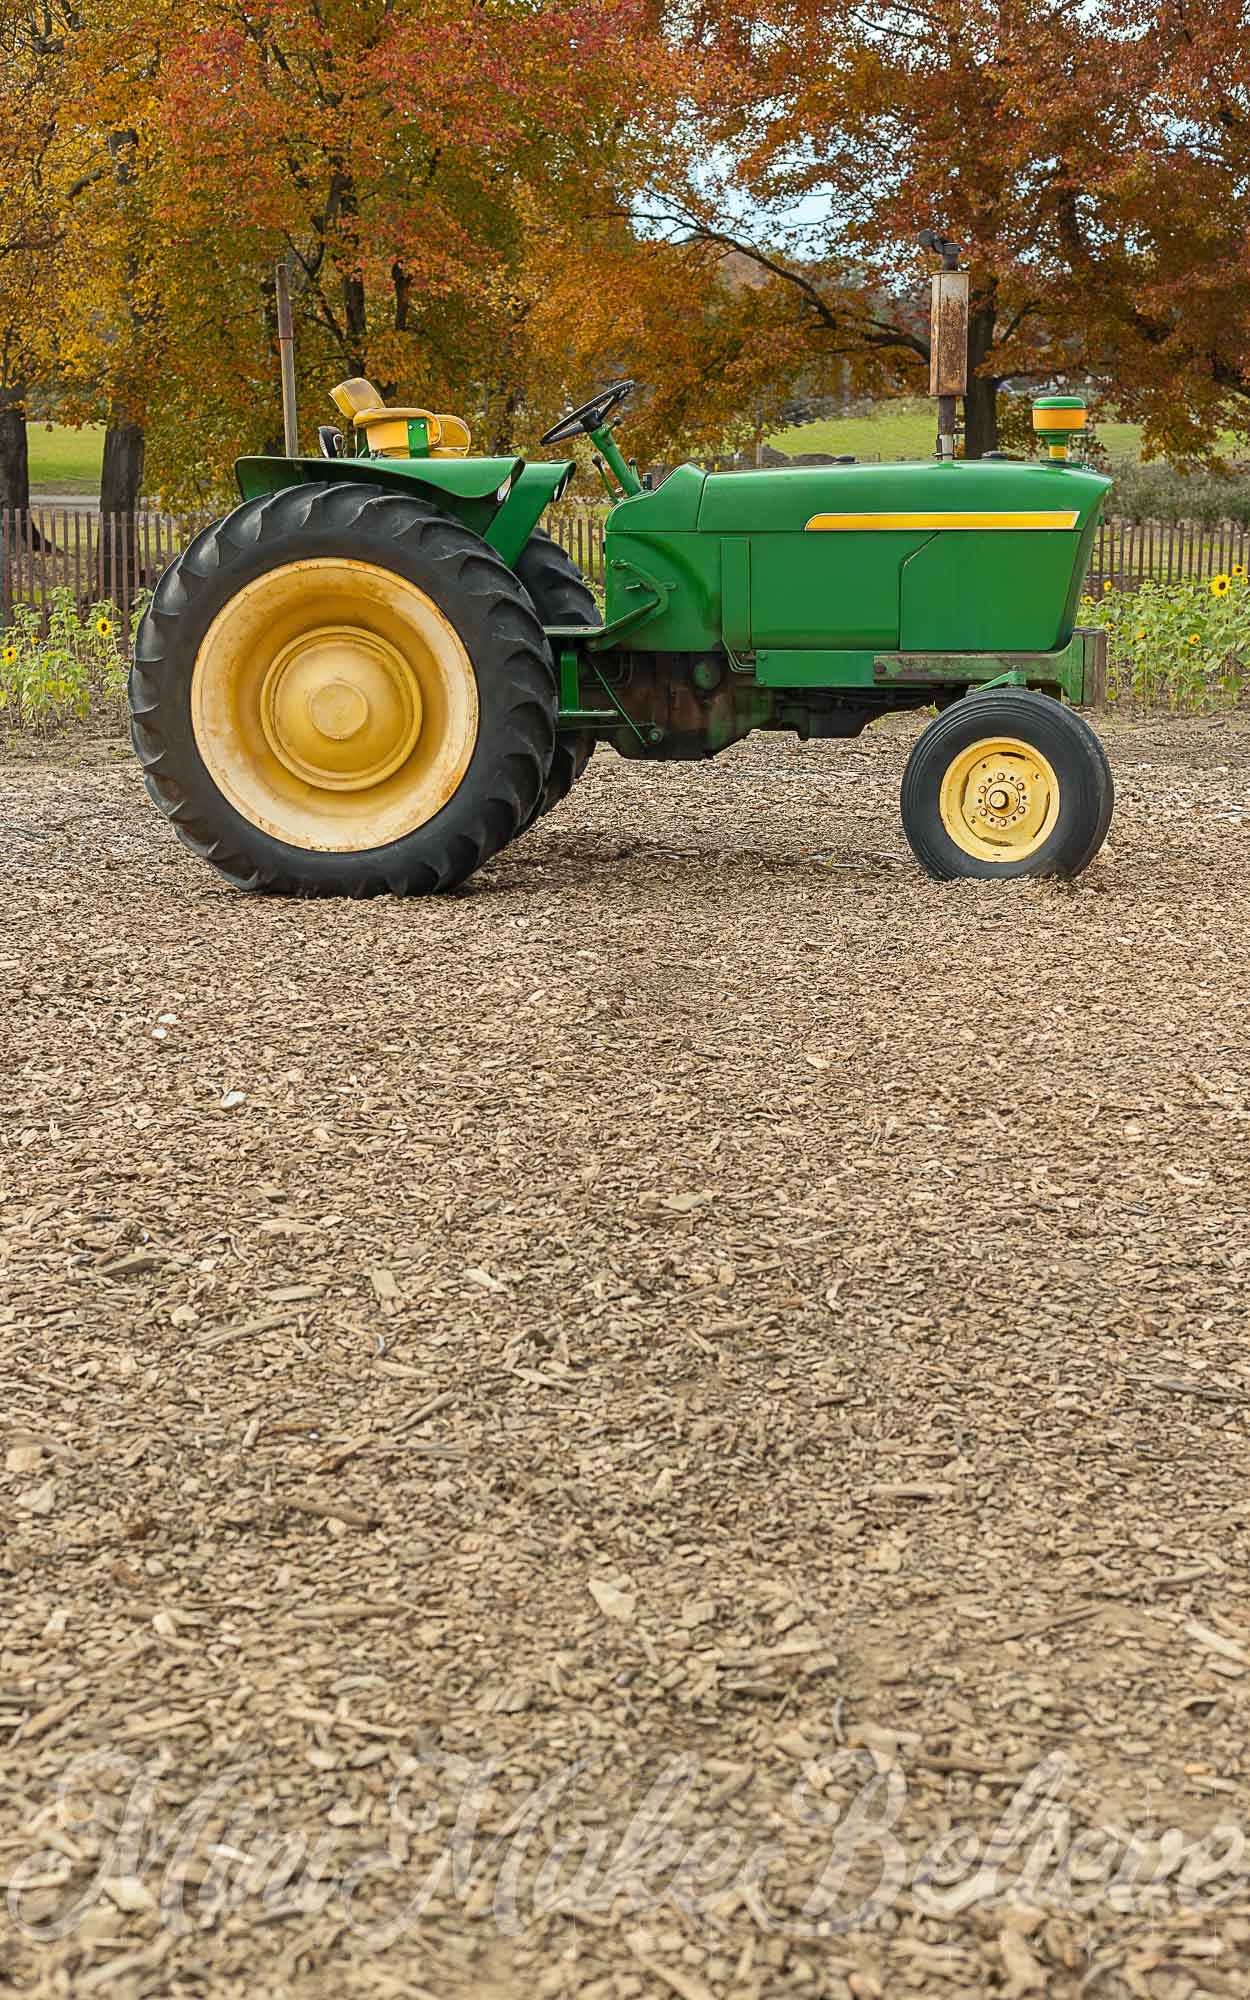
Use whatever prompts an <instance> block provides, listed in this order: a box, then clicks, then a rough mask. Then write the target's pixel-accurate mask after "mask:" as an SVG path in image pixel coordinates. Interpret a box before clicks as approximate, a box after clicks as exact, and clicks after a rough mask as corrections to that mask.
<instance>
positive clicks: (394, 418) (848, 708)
mask: <svg viewBox="0 0 1250 2000" xmlns="http://www.w3.org/2000/svg"><path fill="white" fill-rule="evenodd" d="M632 386H633V385H632V383H629V382H618V383H614V384H613V385H612V386H611V387H610V388H607V389H604V390H602V391H601V392H600V393H599V394H598V395H597V396H593V397H592V398H591V399H590V401H589V402H588V403H583V404H582V406H581V407H580V408H579V409H576V410H573V411H571V412H570V413H569V415H568V416H566V417H564V418H563V419H562V420H561V421H560V422H559V423H558V424H556V425H555V426H554V428H553V429H551V430H549V431H548V432H547V434H546V436H545V437H544V438H543V440H542V442H543V444H544V445H545V446H547V445H557V444H560V443H562V442H564V440H566V439H571V438H574V437H580V436H582V435H585V436H588V437H589V438H590V439H591V440H592V441H593V443H594V446H595V449H596V464H597V465H598V467H599V470H600V473H601V476H602V478H603V481H604V484H605V485H606V487H607V489H608V494H609V497H610V499H611V501H612V503H613V504H612V509H611V512H610V514H609V516H608V520H607V530H606V579H605V581H606V591H605V605H604V611H603V614H602V616H601V615H600V612H599V608H598V605H597V604H596V601H595V598H594V596H593V595H592V593H591V591H590V590H589V588H588V587H587V584H586V582H585V580H584V578H583V577H582V575H581V573H580V572H579V571H578V569H577V568H576V566H575V565H574V564H573V563H572V562H571V561H570V560H569V558H568V556H567V555H565V554H564V552H563V551H562V550H561V549H560V548H559V547H558V546H557V544H556V543H555V542H554V541H553V540H551V538H550V537H549V536H548V535H546V534H544V533H543V532H542V530H541V529H540V527H539V525H538V524H539V521H540V520H541V518H542V516H543V513H544V511H545V510H546V508H547V507H548V506H549V505H550V504H551V503H552V502H553V501H556V500H558V499H559V498H560V496H561V494H562V493H563V492H564V490H565V488H566V487H567V485H568V483H569V481H570V479H571V478H572V477H573V474H574V471H575V469H576V467H575V464H574V462H573V461H571V460H568V459H559V460H555V461H552V462H540V463H528V462H527V461H525V460H524V459H521V458H482V457H473V456H471V455H470V437H469V432H468V429H467V427H466V426H465V425H464V423H463V422H461V420H460V419H459V418H456V417H451V416H440V415H438V414H437V413H435V412H433V411H430V410H423V409H388V408H386V407H385V406H384V405H383V403H382V401H381V398H380V397H379V395H378V394H377V392H376V390H374V389H373V388H372V387H371V385H370V384H369V383H368V382H366V381H363V380H360V379H354V380H352V381H349V382H344V383H342V384H340V386H339V387H338V388H337V389H335V390H334V391H332V395H333V399H334V402H335V404H336V406H337V408H338V409H339V411H340V412H341V414H342V416H343V418H344V419H345V420H346V422H347V423H349V424H350V426H351V435H350V437H349V438H345V437H344V433H343V432H342V431H339V430H334V429H331V428H329V427H326V428H324V429H323V430H322V432H321V438H320V442H321V450H322V457H321V458H304V457H281V458H277V457H271V458H244V459H240V461H239V462H238V465H237V467H236V471H237V476H238V482H239V487H240V490H241V492H242V495H243V500H242V505H240V506H238V507H236V508H235V509H234V511H233V512H232V513H230V514H227V515H226V516H225V517H224V519H222V520H220V521H216V522H214V523H213V525H212V526H211V527H208V528H206V529H205V530H204V531H203V532H202V533H201V534H199V535H197V536H196V538H195V540H194V541H193V542H192V543H191V544H190V546H189V547H188V548H187V549H185V550H184V552H183V553H182V554H181V555H180V556H179V557H178V558H177V560H176V561H175V562H174V563H173V564H172V565H171V566H170V568H169V569H167V570H166V572H165V574H164V575H163V576H162V578H161V580H160V582H159V583H158V585H157V587H156V592H155V595H154V597H153V599H152V603H151V605H150V608H149V609H148V611H147V613H146V615H145V617H144V619H143V622H142V624H141V626H140V628H139V634H138V640H137V644H136V648H135V660H134V667H133V670H132V673H131V678H130V702H131V713H132V732H133V737H134V744H135V749H136V751H137V752H138V755H139V758H140V760H141V762H142V764H143V768H144V772H145V776H146V782H147V788H148V791H149V793H150V794H151V796H152V798H153V800H154V801H155V803H156V804H157V805H158V806H159V808H160V810H161V811H162V812H163V813H164V814H165V815H166V817H167V818H168V819H170V820H171V821H172V822H173V824H174V827H175V829H176V831H177V833H178V835H179V836H180V838H181V839H182V840H183V841H185V843H186V844H187V846H189V847H190V848H192V849H193V850H194V851H195V853H197V854H199V855H202V856H203V858H204V859H205V860H206V861H209V862H211V863H212V865H213V867H214V868H216V869H217V870H218V872H219V873H220V874H222V875H224V876H225V878H226V879H227V881H229V882H232V883H234V884H236V885H237V886H238V887H240V888H245V889H268V890H274V891H280V892H285V893H286V894H290V895H350V896H362V895H371V894H374V893H378V892H385V891H390V892H392V893H393V894H396V895H414V894H424V893H426V892H428V891H433V890H440V889H451V888H454V887H455V886H456V885H457V884H458V883H461V882H463V881H464V880H465V879H466V877H468V876H469V875H471V874H472V873H473V871H474V869H475V868H478V867H480V865H481V864H482V862H484V861H487V860H489V859H490V857H491V856H492V855H494V854H498V852H499V851H500V849H501V848H503V847H505V846H506V845H507V843H508V842H509V841H510V840H514V839H515V838H516V836H517V835H518V834H520V833H523V832H524V831H525V830H526V828H527V827H529V826H531V825H532V824H533V823H534V821H535V820H536V819H538V818H539V816H540V815H541V814H543V813H546V812H549V811H550V810H551V808H552V807H553V806H554V805H556V804H558V802H559V801H560V800H561V799H562V798H564V796H565V795H566V793H567V792H568V791H569V789H570V787H571V786H572V785H573V784H574V783H575V782H576V780H577V778H578V777H579V775H580V774H581V772H582V770H583V769H584V767H585V765H586V762H587V760H588V759H589V757H590V755H591V752H592V751H593V749H594V747H595V744H596V743H610V744H611V745H612V746H613V748H614V749H615V750H617V751H618V752H620V754H621V755H622V756H625V757H652V758H669V757H672V758H691V757H710V756H714V755H715V754H716V752H717V751H719V750H723V749H725V747H726V746H727V745H728V744H730V743H735V742H737V741H738V739H739V738H740V737H743V736H745V735H747V733H748V732H749V731H750V730H752V729H787V730H795V731H797V733H798V735H799V736H801V737H803V738H804V739H807V738H809V737H831V736H855V735H857V734H858V733H859V731H860V730H861V729H863V728H864V726H865V724H866V723H868V722H871V721H872V720H873V718H874V717H876V716H880V715H884V714H887V713H889V712H891V711H893V710H897V709H914V708H927V707H929V706H930V705H932V706H934V707H936V708H937V709H938V711H939V713H938V715H937V717H936V719H935V720H934V721H933V722H931V723H930V725H929V726H928V728H927V729H926V730H925V731H924V732H923V734H922V735H921V736H920V738H919V740H918V741H917V743H916V745H915V748H914V749H913V751H912V753H911V757H910V759H909V761H908V764H907V768H906V772H905V774H904V777H903V787H902V799H901V809H902V820H903V829H904V832H905V833H906V835H907V838H908V840H909V842H910V843H911V846H912V849H913V851H914V853H915V854H916V857H917V859H918V860H919V861H920V862H921V864H922V865H923V866H924V867H925V868H926V869H927V870H928V871H929V873H930V874H931V875H934V876H938V877H943V878H951V877H955V876H968V875H972V876H983V877H988V878H1000V877H1008V876H1016V875H1047V874H1054V875H1074V874H1076V873H1077V872H1078V871H1079V870H1080V869H1082V868H1084V867H1085V866H1086V864H1087V863H1088V862H1089V861H1090V860H1092V858H1093V856H1094V855H1095V854H1096V853H1097V851H1098V849H1099V847H1100V846H1101V844H1102V841H1103V838H1104V836H1105V834H1106V831H1107V827H1108V824H1109V822H1110V818H1111V807H1112V796H1113V795H1112V783H1111V773H1110V771H1109V769H1108V766H1107V760H1106V757H1105V755H1104V753H1103V750H1102V747H1101V745H1100V744H1099V741H1098V739H1097V737H1096V736H1095V735H1094V732H1093V731H1092V729H1091V728H1090V727H1089V725H1088V723H1087V722H1086V721H1085V720H1084V718H1083V717H1082V716H1080V715H1078V714H1077V713H1076V712H1075V708H1074V706H1073V704H1078V703H1081V702H1088V701H1090V700H1091V699H1093V698H1095V696H1096V694H1097V691H1098V686H1099V677H1100V673H1101V669H1102V658H1103V656H1102V653H1101V651H1100V647H1101V643H1102V637H1103V635H1102V634H1101V633H1098V632H1092V631H1081V630H1080V629H1079V628H1077V626H1076V622H1075V620H1076V608H1077V600H1078V593H1079V590H1080V586H1081V579H1082V576H1083V575H1084V571H1085V567H1086V563H1087V561H1088V557H1089V552H1090V545H1091V542H1092V540H1093V536H1094V532H1095V529H1096V527H1097V523H1098V519H1099V515H1100V512H1101V510H1102V506H1103V502H1104V499H1105V496H1106V493H1107V489H1108V486H1109V484H1110V482H1109V481H1108V480H1106V479H1104V478H1101V477H1100V476H1099V475H1098V474H1097V473H1094V472H1092V471H1089V470H1088V469H1086V468H1085V467H1084V466H1081V465H1078V464H1076V463H1074V462H1072V461H1071V460H1070V459H1069V455H1068V446H1069V441H1070V439H1071V437H1072V436H1073V435H1074V434H1076V433H1077V432H1079V431H1080V429H1081V428H1082V427H1083V425H1084V421H1085V412H1084V408H1083V406H1082V405H1081V403H1080V399H1079V398H1076V397H1050V398H1043V399H1040V400H1039V402H1038V404H1037V405H1036V406H1035V411H1034V422H1035V424H1036V425H1037V427H1038V429H1039V430H1040V431H1041V432H1042V433H1043V435H1044V438H1045V441H1046V442H1047V444H1048V447H1049V451H1048V456H1047V457H1046V458H1045V459H1043V460H1042V461H1041V462H1027V461H1018V460H1016V461H1013V460H1005V459H999V460H980V461H958V460H954V459H940V460H935V461H926V462H921V463H914V464H899V465H857V464H855V463H853V462H840V463H837V464H834V465H825V466H802V467H784V468H780V469H775V470H766V471H746V472H734V473H707V472H704V471H702V470H700V469H699V468H698V467H697V466H694V465H683V466H679V467H678V468H677V470H676V471H674V472H673V473H671V474H670V475H669V477H668V478H667V479H665V480H664V481H663V482H662V483H661V484H660V485H659V486H658V487H657V488H656V489H655V490H654V491H651V490H649V488H648V486H647V484H646V483H645V482H644V481H642V480H640V479H639V476H638V473H637V470H636V468H635V466H634V465H633V464H632V463H631V462H630V461H628V460H627V459H626V458H625V457H624V456H623V454H622V452H621V450H620V447H619V446H618V444H617V442H616V439H615V437H614V435H613V432H614V428H615V422H616V420H617V418H618V415H619V412H620V410H621V406H622V405H623V404H624V402H625V400H626V398H627V397H628V395H629V393H630V390H631V388H632ZM1065 698H1066V699H1065Z"/></svg>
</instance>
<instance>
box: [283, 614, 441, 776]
mask: <svg viewBox="0 0 1250 2000" xmlns="http://www.w3.org/2000/svg"><path fill="white" fill-rule="evenodd" d="M260 726H261V728H262V729H263V730H264V732H265V740H266V742H267V743H268V745H269V748H270V749H271V750H272V751H273V754H274V756H275V757H277V758H278V760H279V762H280V763H282V764H285V766H286V768H287V769H288V770H289V771H293V772H294V773H295V775H296V777H299V778H305V779H307V781H308V783H309V784H312V785H327V786H329V787H330V789H331V790H339V791H344V792H351V791H363V790H364V788H365V787H366V786H367V785H377V784H380V783H381V782H382V780H383V778H389V777H390V775H391V772H392V771H397V770H398V769H399V767H400V765H401V764H402V763H403V762H404V761H405V759H406V758H407V757H408V756H410V754H411V752H412V749H413V746H414V744H415V743H416V740H417V737H418V736H419V735H420V732H421V685H420V682H419V681H418V679H417V676H416V674H415V673H414V672H413V670H412V668H411V667H410V666H409V665H408V662H407V660H406V659H405V658H404V656H403V654H402V653H401V652H400V651H399V650H398V648H397V647H395V646H392V645H390V644H388V642H387V641H386V640H385V639H380V638H377V637H375V636H374V634H373V633H371V632H360V631H356V630H353V628H352V627H351V626H344V625H338V626H329V627H325V628H323V629H321V630H319V631H318V630H314V631H312V632H306V633H303V634H302V635H301V636H300V637H299V638H298V639H292V640H291V642H290V644H289V645H288V646H284V647H283V649H282V651H281V652H280V653H279V654H278V656H277V658H276V659H275V660H274V662H273V665H272V666H271V667H270V669H269V671H268V673H267V674H266V675H265V679H264V684H263V686H262V687H261V691H260Z"/></svg>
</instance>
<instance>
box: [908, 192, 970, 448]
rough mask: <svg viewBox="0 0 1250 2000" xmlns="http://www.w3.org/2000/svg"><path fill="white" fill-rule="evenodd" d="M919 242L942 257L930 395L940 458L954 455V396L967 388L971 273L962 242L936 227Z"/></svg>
mask: <svg viewBox="0 0 1250 2000" xmlns="http://www.w3.org/2000/svg"><path fill="white" fill-rule="evenodd" d="M919 240H920V242H921V243H922V244H923V245H924V247H925V249H926V250H934V251H936V252H937V254H938V256H939V257H940V258H941V259H942V268H941V270H940V271H935V272H934V274H933V284H932V292H931V325H930V332H929V394H930V395H931V396H936V397H937V406H938V457H939V458H954V456H955V422H956V419H955V399H956V397H958V396H962V395H965V394H966V393H967V388H968V273H967V272H966V271H961V270H960V269H959V245H958V244H957V243H952V242H951V240H950V238H949V237H948V236H939V235H938V233H937V231H936V229H922V230H921V231H920V239H919Z"/></svg>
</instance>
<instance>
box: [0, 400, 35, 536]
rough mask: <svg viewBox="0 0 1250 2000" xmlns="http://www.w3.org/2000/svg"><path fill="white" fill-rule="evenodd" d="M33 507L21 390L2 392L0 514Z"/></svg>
mask: <svg viewBox="0 0 1250 2000" xmlns="http://www.w3.org/2000/svg"><path fill="white" fill-rule="evenodd" d="M29 506H30V460H29V458H28V456H27V450H26V408H25V398H24V396H23V393H22V391H21V390H20V389H0V510H2V509H4V508H6V507H16V508H17V509H18V510H19V511H21V512H24V511H25V510H26V508H27V507H29Z"/></svg>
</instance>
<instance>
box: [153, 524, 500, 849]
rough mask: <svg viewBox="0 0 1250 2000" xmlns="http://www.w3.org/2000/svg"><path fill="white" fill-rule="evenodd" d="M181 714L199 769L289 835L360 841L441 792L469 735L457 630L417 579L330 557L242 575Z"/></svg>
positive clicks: (462, 767) (248, 814)
mask: <svg viewBox="0 0 1250 2000" xmlns="http://www.w3.org/2000/svg"><path fill="white" fill-rule="evenodd" d="M191 724H192V728H193V730H194V732H195V741H196V746H197V748H198V750H199V753H200V756H201V757H202V758H203V760H204V764H205V766H206V768H207V770H208V773H209V776H210V777H211V778H212V780H213V782H214V784H215V785H216V786H217V787H218V789H219V790H220V791H221V792H223V793H224V794H225V796H226V798H227V799H229V801H230V803H231V805H232V806H234V808H235V810H236V811H237V812H240V813H242V815H243V817H244V818H245V819H246V820H249V821H250V822H251V824H252V825H253V826H256V827H259V828H261V830H262V831H263V832H265V833H268V834H271V835H272V836H273V837H274V839H276V840H282V841H286V842H288V843H289V844H290V845H291V846H292V847H303V848H309V849H312V850H315V851H318V852H323V853H335V854H357V853H361V852H362V851H364V850H365V849H367V848H372V847H384V846H386V845H387V843H388V842H390V841H392V840H400V839H402V838H403V836H404V835H405V834H408V833H413V832H415V831H416V829H417V828H418V827H420V826H424V825H425V823H426V821H427V820H430V819H433V817H434V815H435V813H437V812H439V811H440V810H441V809H442V807H443V806H445V805H446V803H447V801H448V799H450V798H451V796H452V795H453V793H454V792H455V791H456V789H457V787H458V786H459V784H460V781H461V779H462V778H463V776H464V774H465V771H466V770H467V769H468V765H469V760H470V758H471V757H472V755H473V749H474V745H475V744H476V742H477V730H478V701H477V682H476V680H475V678H474V674H473V668H472V665H471V663H470V660H469V656H468V654H467V652H466V651H465V649H464V645H463V642H462V641H461V639H460V636H459V634H458V633H457V632H456V630H455V628H454V626H452V625H451V624H450V623H449V622H448V620H447V619H446V618H445V617H444V615H443V613H442V612H441V611H440V610H439V608H438V606H437V605H436V604H435V603H434V600H433V599H432V598H431V597H428V596H427V595H426V593H425V592H424V591H423V590H419V589H418V588H417V586H416V585H415V584H412V583H409V582H407V581H406V579H405V578H403V577H400V576H396V575H395V574H394V572H393V571H392V570H387V569H381V568H379V567H378V566H377V565H376V564H374V563H367V562H357V561H354V560H352V559H350V558H340V557H337V556H316V557H312V558H310V559H309V560H307V561H304V562H294V563H284V564H283V565H282V566H281V568H278V569H272V570H269V571H267V572H266V574H265V575H264V576H259V577H257V578H255V580H254V581H253V582H251V583H249V584H245V585H244V587H243V589H242V590H240V591H239V592H238V593H237V595H236V596H234V597H232V598H231V600H230V602H229V603H228V604H227V605H226V606H225V607H224V608H223V609H222V610H221V611H219V612H218V614H217V616H216V618H215V619H214V620H213V622H212V624H211V625H210V626H209V628H208V631H207V632H206V633H205V635H204V639H203V643H202V644H201V646H200V650H199V653H198V655H197V657H196V662H195V669H194V672H193V674H192V677H191Z"/></svg>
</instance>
